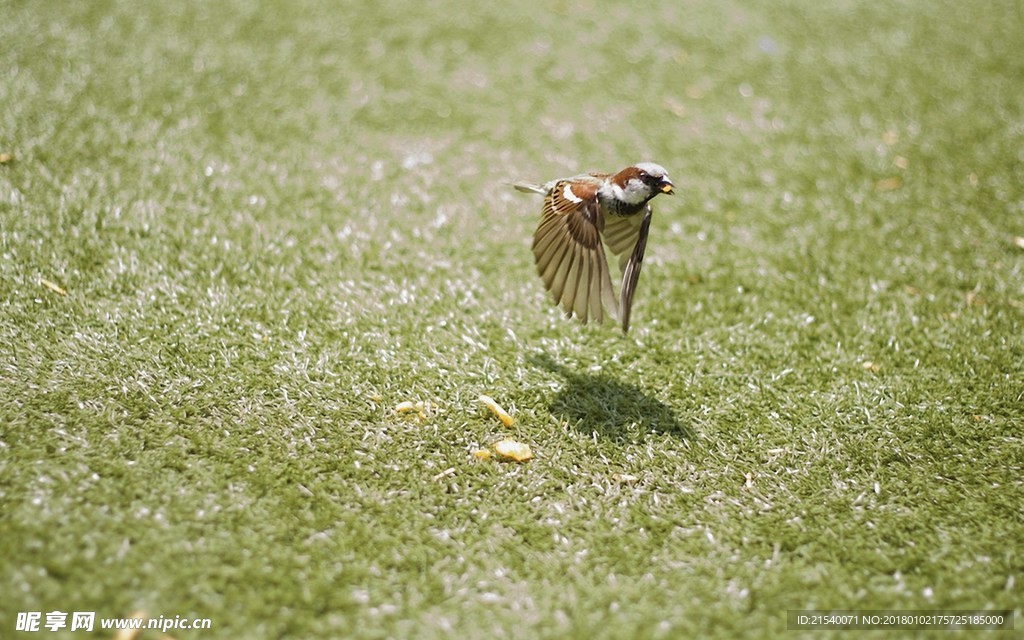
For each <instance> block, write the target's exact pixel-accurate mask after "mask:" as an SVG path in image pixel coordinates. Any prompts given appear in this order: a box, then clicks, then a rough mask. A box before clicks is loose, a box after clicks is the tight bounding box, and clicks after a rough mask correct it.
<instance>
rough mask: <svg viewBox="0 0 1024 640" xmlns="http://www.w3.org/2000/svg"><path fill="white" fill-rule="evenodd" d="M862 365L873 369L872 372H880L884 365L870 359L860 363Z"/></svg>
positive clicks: (866, 368) (868, 369) (867, 368)
mask: <svg viewBox="0 0 1024 640" xmlns="http://www.w3.org/2000/svg"><path fill="white" fill-rule="evenodd" d="M860 366H861V367H863V368H864V369H865V370H866V371H871V372H872V373H878V372H879V371H881V370H882V365H880V364H878V363H875V362H871V361H870V360H865V361H864V362H862V363H860Z"/></svg>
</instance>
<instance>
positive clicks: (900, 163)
mask: <svg viewBox="0 0 1024 640" xmlns="http://www.w3.org/2000/svg"><path fill="white" fill-rule="evenodd" d="M892 163H893V164H894V165H896V166H897V167H899V168H900V169H906V168H907V167H908V166H910V161H909V160H907V159H906V158H904V157H903V156H896V157H895V158H893V159H892Z"/></svg>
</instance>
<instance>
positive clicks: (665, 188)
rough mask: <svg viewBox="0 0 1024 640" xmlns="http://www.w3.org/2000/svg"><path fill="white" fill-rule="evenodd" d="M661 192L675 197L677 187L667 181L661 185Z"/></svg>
mask: <svg viewBox="0 0 1024 640" xmlns="http://www.w3.org/2000/svg"><path fill="white" fill-rule="evenodd" d="M661 192H662V193H666V194H668V195H673V194H674V193H675V192H676V188H675V186H673V185H672V183H671V182H669V181H668V180H666V181H665V182H662V183H661Z"/></svg>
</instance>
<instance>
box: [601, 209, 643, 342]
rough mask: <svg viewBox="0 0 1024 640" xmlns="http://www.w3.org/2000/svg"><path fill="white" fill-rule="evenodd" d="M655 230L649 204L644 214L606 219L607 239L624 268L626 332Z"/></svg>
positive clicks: (622, 299)
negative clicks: (648, 243) (648, 245)
mask: <svg viewBox="0 0 1024 640" xmlns="http://www.w3.org/2000/svg"><path fill="white" fill-rule="evenodd" d="M650 229H651V206H650V205H647V207H646V210H645V211H644V213H643V215H642V216H641V215H635V216H629V217H621V216H614V217H612V216H609V217H608V218H607V219H606V221H605V233H604V240H605V242H606V243H607V244H608V248H609V249H611V250H612V253H614V254H616V255H618V256H619V268H620V269H621V270H622V284H621V290H620V292H619V301H620V305H621V308H622V331H623V333H627V332H628V331H629V315H630V312H631V311H632V310H633V294H635V293H636V283H637V280H639V279H640V268H641V267H642V266H643V261H644V251H646V250H647V234H648V232H649V231H650Z"/></svg>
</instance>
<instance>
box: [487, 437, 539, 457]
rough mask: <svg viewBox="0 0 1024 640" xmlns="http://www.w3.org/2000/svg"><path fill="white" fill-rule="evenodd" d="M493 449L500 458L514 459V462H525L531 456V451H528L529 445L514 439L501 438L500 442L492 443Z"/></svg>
mask: <svg viewBox="0 0 1024 640" xmlns="http://www.w3.org/2000/svg"><path fill="white" fill-rule="evenodd" d="M494 451H495V452H496V453H497V454H498V455H499V456H500V457H502V458H505V459H508V460H515V461H516V462H526V461H527V460H529V459H530V458H532V457H533V452H532V451H530V445H528V444H524V443H522V442H516V441H515V440H508V439H506V440H501V441H500V442H495V443H494Z"/></svg>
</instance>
